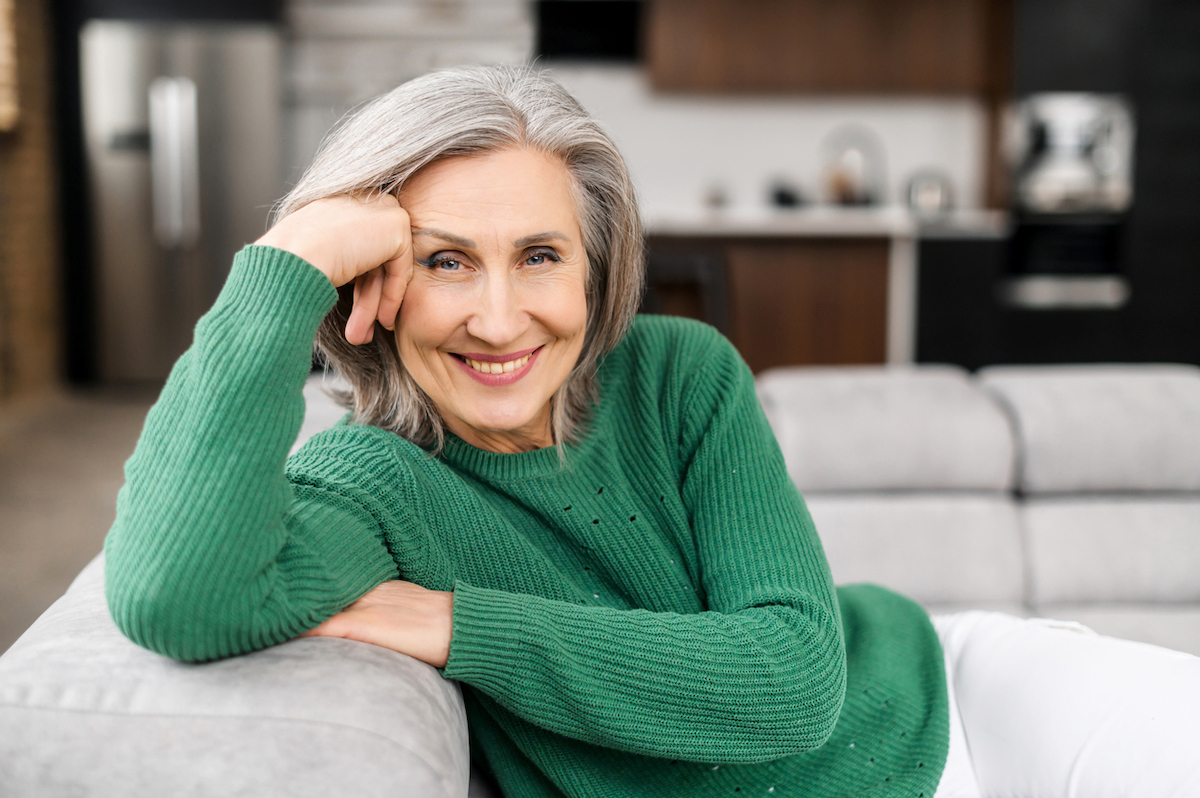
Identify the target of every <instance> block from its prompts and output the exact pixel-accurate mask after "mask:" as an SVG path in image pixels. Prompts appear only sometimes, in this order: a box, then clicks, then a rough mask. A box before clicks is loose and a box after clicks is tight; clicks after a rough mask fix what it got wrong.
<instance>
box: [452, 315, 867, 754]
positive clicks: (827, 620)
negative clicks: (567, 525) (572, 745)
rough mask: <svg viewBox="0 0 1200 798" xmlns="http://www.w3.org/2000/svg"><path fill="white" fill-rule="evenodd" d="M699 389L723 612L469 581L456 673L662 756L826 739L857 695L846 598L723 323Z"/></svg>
mask: <svg viewBox="0 0 1200 798" xmlns="http://www.w3.org/2000/svg"><path fill="white" fill-rule="evenodd" d="M697 343H698V344H702V346H698V348H700V349H703V350H704V352H703V354H702V355H701V356H700V359H701V360H702V362H704V361H706V364H705V365H703V366H700V367H698V368H697V370H696V371H695V373H694V374H693V375H692V378H691V379H690V380H689V381H688V383H687V385H686V387H685V388H684V390H683V395H682V397H681V399H682V408H683V410H682V417H683V427H682V429H681V433H680V452H679V458H680V463H681V465H682V469H683V470H682V473H683V479H682V484H681V489H682V496H683V499H684V503H685V505H686V506H687V508H688V510H689V511H690V514H691V522H692V530H693V534H694V536H695V539H696V541H697V545H698V549H699V555H700V563H701V568H702V574H701V579H702V583H703V592H704V593H705V594H706V596H707V599H708V609H709V611H708V612H702V613H698V614H674V613H654V612H646V611H641V610H632V611H629V610H616V609H611V608H605V607H594V606H580V605H577V604H571V603H568V602H561V601H553V600H548V599H543V598H538V597H534V596H528V595H517V594H513V593H506V592H501V591H495V590H486V589H482V588H477V587H473V586H471V585H466V584H462V583H460V584H458V585H456V588H455V595H454V633H453V638H452V641H451V644H450V658H449V663H448V665H447V668H446V671H445V673H446V675H447V676H448V677H450V678H455V679H460V680H462V681H463V682H465V683H467V684H470V685H472V686H473V687H475V688H477V689H479V690H480V691H482V692H483V693H485V694H487V695H488V696H489V697H491V698H492V699H494V700H495V701H496V702H498V703H499V704H500V705H502V706H504V707H505V708H507V709H509V710H510V711H512V712H514V713H515V714H517V715H518V716H520V717H522V718H524V719H525V720H527V721H529V722H531V723H534V724H536V725H538V726H541V727H543V728H546V729H549V730H550V731H553V732H556V733H558V734H562V735H566V736H568V737H571V738H574V739H578V740H582V741H584V742H587V743H590V744H594V745H598V746H603V747H607V748H616V749H621V750H626V751H631V752H635V753H639V754H646V755H651V756H659V757H674V758H681V759H689V760H694V761H709V762H753V761H763V760H769V759H773V758H777V757H779V756H784V755H788V754H794V753H798V752H801V751H805V750H811V749H813V748H815V747H818V746H820V745H821V744H823V743H824V741H825V740H826V739H827V738H828V736H829V735H830V734H831V733H832V730H833V727H834V724H835V722H836V720H837V717H838V714H839V711H840V708H841V703H842V698H843V695H844V691H845V679H846V675H845V674H846V670H845V653H844V641H843V639H842V629H841V624H840V618H839V613H838V608H837V601H836V597H835V593H834V589H833V585H832V580H831V578H830V575H829V569H828V566H827V565H826V562H825V558H824V555H823V553H822V550H821V547H820V543H819V541H818V540H817V537H816V534H815V531H814V529H813V526H812V523H811V520H810V519H809V516H808V513H807V511H806V510H805V508H804V505H803V502H802V501H801V500H800V497H799V495H798V494H797V493H796V490H795V488H794V486H793V485H792V483H791V481H790V479H789V478H788V476H787V473H786V470H785V468H784V465H783V460H782V456H781V455H780V453H779V450H778V446H777V445H776V444H775V440H774V437H773V436H772V435H771V432H770V429H769V427H768V425H767V423H766V420H765V418H764V417H763V414H762V411H761V409H760V408H759V405H758V401H757V399H756V397H755V394H754V388H753V379H752V377H751V375H750V373H749V371H748V370H747V369H746V367H745V365H744V364H743V363H742V362H741V360H740V358H739V357H738V356H737V354H736V352H734V351H733V349H732V347H731V346H730V345H729V344H728V342H725V341H724V340H723V339H718V337H717V336H716V335H715V334H713V336H712V340H704V341H700V342H697Z"/></svg>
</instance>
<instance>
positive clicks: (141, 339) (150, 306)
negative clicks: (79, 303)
mask: <svg viewBox="0 0 1200 798" xmlns="http://www.w3.org/2000/svg"><path fill="white" fill-rule="evenodd" d="M80 66H81V70H82V74H81V87H82V102H83V108H82V116H83V135H84V148H85V152H86V158H87V165H88V166H87V168H88V177H89V180H88V187H89V188H88V193H89V196H87V197H78V198H74V199H73V198H70V197H67V198H64V199H65V201H68V202H69V201H80V202H88V203H90V205H91V218H92V235H93V240H92V247H91V249H92V253H93V266H94V271H93V274H94V279H95V296H96V302H97V307H96V335H97V341H96V352H97V355H98V363H97V366H98V372H99V375H100V378H101V380H103V381H105V382H158V381H161V380H163V379H165V378H166V376H167V374H168V372H169V371H170V368H171V365H172V364H173V363H174V361H175V360H176V359H177V358H178V357H179V355H180V354H182V352H183V351H184V350H185V349H186V348H187V347H188V346H189V344H190V342H191V338H192V331H193V329H194V327H195V325H196V321H197V320H198V319H199V318H200V316H201V315H203V313H204V312H205V311H206V310H207V309H208V308H209V307H210V306H211V305H212V303H213V300H214V299H216V296H217V294H218V293H219V291H220V289H221V286H222V285H223V284H224V281H225V278H226V276H227V275H228V273H229V266H230V262H231V260H232V258H233V256H234V254H235V253H236V252H237V251H238V250H239V249H240V248H241V247H242V246H243V245H245V244H247V243H251V242H253V241H254V240H255V239H257V238H258V237H259V236H261V235H262V233H263V232H264V231H265V230H266V225H267V218H268V215H269V213H270V209H271V206H272V204H273V203H274V202H275V201H276V199H278V197H279V196H280V195H281V194H282V193H283V188H284V186H283V179H282V152H283V146H282V141H281V135H282V124H281V118H282V104H283V98H282V83H281V77H282V39H281V36H280V33H279V31H278V29H277V28H276V27H275V26H272V25H269V24H257V23H256V24H244V23H171V24H164V23H151V22H131V21H123V20H93V21H90V22H87V23H86V24H85V25H84V26H83V28H82V29H81V32H80Z"/></svg>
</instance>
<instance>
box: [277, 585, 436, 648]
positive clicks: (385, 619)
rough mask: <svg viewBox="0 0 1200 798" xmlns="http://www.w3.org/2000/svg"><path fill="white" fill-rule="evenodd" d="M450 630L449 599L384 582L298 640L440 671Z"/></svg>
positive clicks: (407, 586)
mask: <svg viewBox="0 0 1200 798" xmlns="http://www.w3.org/2000/svg"><path fill="white" fill-rule="evenodd" d="M453 628H454V593H451V592H445V591H440V590H426V589H425V588H423V587H421V586H420V585H414V584H413V583H412V582H401V581H394V582H384V583H383V584H381V585H379V587H377V588H375V589H374V590H372V591H371V592H369V593H367V594H366V595H365V596H363V597H362V598H360V599H359V600H358V601H356V602H354V603H353V604H351V605H350V606H349V607H347V608H346V609H344V610H342V611H341V612H339V613H338V614H337V615H335V616H333V617H332V618H330V619H329V620H328V621H326V622H325V623H323V624H321V625H320V626H318V627H316V628H315V629H310V630H309V631H307V632H305V633H304V634H302V635H300V637H343V638H346V639H348V640H358V641H360V642H363V643H370V644H372V645H375V646H382V647H383V648H390V649H392V650H393V651H399V652H400V653H401V654H407V655H408V656H410V657H415V658H416V659H419V660H421V661H422V662H427V663H429V664H430V665H432V666H434V667H435V668H444V667H446V660H447V659H448V658H449V657H450V635H451V633H452V631H453Z"/></svg>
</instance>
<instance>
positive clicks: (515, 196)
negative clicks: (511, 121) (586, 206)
mask: <svg viewBox="0 0 1200 798" xmlns="http://www.w3.org/2000/svg"><path fill="white" fill-rule="evenodd" d="M398 197H399V199H400V204H401V205H402V206H403V207H404V209H405V210H406V211H408V213H409V215H410V217H411V218H412V224H413V227H414V229H419V228H421V227H422V226H425V225H434V224H437V225H446V224H455V225H460V226H479V225H503V226H505V227H506V228H514V227H516V228H523V227H530V228H534V227H536V228H538V229H545V226H546V223H548V222H554V224H555V225H556V226H557V228H558V229H562V227H563V226H570V227H571V232H572V233H574V234H577V232H578V224H577V221H576V218H575V217H576V214H575V202H574V193H573V191H572V178H571V174H570V172H569V171H568V170H567V168H566V166H565V165H564V164H563V163H562V161H561V160H560V159H558V158H556V157H554V156H551V155H547V154H545V153H543V152H540V151H538V150H530V149H524V148H510V149H503V150H497V151H494V152H488V153H484V154H480V155H460V156H454V157H451V158H445V159H443V160H440V161H437V162H435V163H433V164H431V165H429V166H427V167H426V168H424V169H422V170H421V171H420V172H418V173H417V174H416V175H414V176H413V177H412V178H410V179H409V180H408V181H407V182H406V183H405V184H404V187H403V188H402V189H401V190H400V192H399V195H398ZM564 232H567V231H565V230H564Z"/></svg>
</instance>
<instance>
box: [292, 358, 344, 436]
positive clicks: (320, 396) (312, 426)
mask: <svg viewBox="0 0 1200 798" xmlns="http://www.w3.org/2000/svg"><path fill="white" fill-rule="evenodd" d="M347 387H349V386H348V385H347V383H346V381H345V380H343V379H341V378H340V377H338V376H337V375H336V374H334V373H333V372H328V373H322V372H313V374H312V375H310V376H309V378H308V381H307V382H305V383H304V423H303V424H302V425H301V426H300V434H299V435H297V436H296V442H295V443H294V444H292V453H293V454H295V453H296V452H297V451H299V449H300V447H301V446H303V445H304V443H305V442H306V441H307V440H308V439H309V438H311V437H312V436H314V435H316V434H317V433H318V432H322V431H324V430H327V429H329V428H330V427H332V426H333V425H334V424H336V423H338V421H340V420H341V418H342V416H344V415H346V413H347V412H349V411H348V410H346V408H344V407H342V405H341V404H340V403H339V402H338V401H337V400H336V399H334V397H333V394H332V391H339V390H346V388H347Z"/></svg>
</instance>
